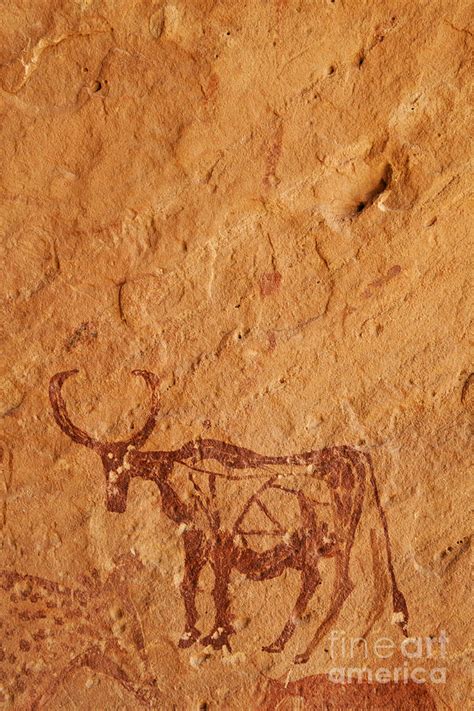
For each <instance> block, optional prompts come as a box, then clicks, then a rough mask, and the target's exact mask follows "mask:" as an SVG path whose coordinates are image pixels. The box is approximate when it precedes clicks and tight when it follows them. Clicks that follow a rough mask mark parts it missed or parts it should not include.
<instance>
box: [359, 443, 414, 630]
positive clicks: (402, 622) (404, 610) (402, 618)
mask: <svg viewBox="0 0 474 711" xmlns="http://www.w3.org/2000/svg"><path fill="white" fill-rule="evenodd" d="M365 457H366V459H367V462H368V465H369V473H370V483H371V484H372V489H373V492H374V497H375V503H376V506H377V510H378V512H379V516H380V521H381V523H382V528H383V532H384V537H385V549H386V553H387V565H388V572H389V575H390V583H391V587H392V601H393V612H394V614H395V617H396V623H397V625H399V627H400V628H401V630H402V632H403V634H404V635H405V637H407V636H408V629H407V628H408V618H409V614H408V607H407V603H406V600H405V597H404V595H403V593H402V592H401V591H400V589H399V587H398V585H397V580H396V578H395V573H394V570H393V562H392V549H391V545H390V537H389V535H388V525H387V518H386V516H385V511H384V510H383V508H382V504H381V503H380V496H379V491H378V489H377V482H376V481H375V475H374V467H373V464H372V458H371V456H370V454H368V453H367V452H366V453H365Z"/></svg>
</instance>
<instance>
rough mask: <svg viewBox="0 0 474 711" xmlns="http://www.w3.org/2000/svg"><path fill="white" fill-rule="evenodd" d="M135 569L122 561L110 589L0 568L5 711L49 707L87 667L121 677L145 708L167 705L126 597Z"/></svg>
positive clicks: (0, 692)
mask: <svg viewBox="0 0 474 711" xmlns="http://www.w3.org/2000/svg"><path fill="white" fill-rule="evenodd" d="M134 570H135V563H134V562H133V561H130V560H125V559H123V560H122V561H121V562H120V564H119V565H118V566H117V568H116V569H115V571H114V572H113V573H112V574H111V575H110V576H109V578H108V580H107V581H106V582H105V583H104V584H102V583H101V582H100V580H99V578H98V576H97V575H92V576H90V577H88V578H84V582H83V583H82V584H80V585H75V586H65V585H61V584H59V583H56V582H54V581H51V580H48V579H45V578H40V577H36V576H33V575H26V574H21V573H18V572H16V571H12V570H1V571H0V609H1V610H2V611H3V613H4V614H3V615H2V618H1V620H0V702H2V703H0V705H1V706H2V708H12V709H16V710H17V711H37V710H38V711H39V709H48V708H50V705H51V700H52V698H53V697H54V695H55V693H56V692H57V691H58V688H59V686H60V685H61V683H62V682H63V681H65V680H66V679H67V677H68V676H69V675H71V674H73V673H74V672H75V671H76V670H78V669H80V668H88V669H90V670H91V671H93V672H98V673H100V674H103V675H105V676H108V677H109V678H112V679H114V680H115V681H116V682H118V684H120V685H121V686H122V687H124V688H125V689H126V690H127V691H129V692H130V693H131V694H133V696H134V698H135V699H136V701H137V702H139V703H140V707H141V705H143V706H144V707H145V708H159V707H160V698H161V695H160V693H159V690H158V688H157V687H156V685H155V683H154V681H153V680H152V678H151V675H150V673H149V669H148V661H147V657H146V653H145V645H144V639H143V634H142V631H141V627H140V622H139V619H138V616H137V614H136V611H135V608H134V605H133V602H132V600H131V598H130V597H129V595H128V592H127V584H126V578H127V576H129V575H131V574H132V573H133V571H134ZM135 572H136V570H135Z"/></svg>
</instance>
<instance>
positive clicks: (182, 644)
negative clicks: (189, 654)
mask: <svg viewBox="0 0 474 711" xmlns="http://www.w3.org/2000/svg"><path fill="white" fill-rule="evenodd" d="M200 634H201V633H200V632H199V630H198V629H197V628H196V627H193V628H192V629H190V630H185V631H184V632H183V634H182V635H181V637H180V638H179V642H178V647H179V648H180V649H187V648H188V647H191V646H192V645H193V644H194V642H196V640H198V639H199V636H200Z"/></svg>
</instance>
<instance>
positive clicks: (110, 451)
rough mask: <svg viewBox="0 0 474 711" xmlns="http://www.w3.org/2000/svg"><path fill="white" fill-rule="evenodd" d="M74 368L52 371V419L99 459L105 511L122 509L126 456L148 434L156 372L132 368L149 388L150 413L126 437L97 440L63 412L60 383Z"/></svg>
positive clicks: (126, 482) (127, 479) (126, 481)
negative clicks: (104, 483) (103, 485)
mask: <svg viewBox="0 0 474 711" xmlns="http://www.w3.org/2000/svg"><path fill="white" fill-rule="evenodd" d="M78 372H79V371H78V370H65V371H63V372H61V373H56V375H54V376H53V377H52V378H51V381H50V384H49V399H50V401H51V407H52V408H53V414H54V419H55V420H56V422H57V424H58V426H59V427H60V428H61V429H62V431H63V432H64V433H65V434H67V436H68V437H70V438H71V439H72V440H73V441H74V442H77V444H82V445H83V446H84V447H88V448H89V449H92V450H93V451H94V452H95V453H96V454H98V455H99V456H100V458H101V460H102V465H103V468H104V474H105V482H106V505H107V509H108V510H109V511H114V512H116V513H123V512H124V511H125V508H126V505H127V492H128V485H129V483H130V476H131V465H130V462H129V458H130V456H131V455H132V453H133V450H135V449H138V448H140V447H142V446H143V444H144V443H145V442H146V440H147V439H148V437H149V436H150V435H151V433H152V431H153V428H154V426H155V423H156V417H157V414H158V409H159V397H158V384H159V380H158V378H157V376H156V375H154V374H153V373H150V372H148V371H147V370H133V371H132V373H133V374H134V375H139V376H140V377H142V378H143V379H144V380H145V382H146V384H147V385H148V387H149V388H150V391H151V405H150V413H149V415H148V418H147V420H146V422H145V424H144V426H143V427H142V428H141V429H140V430H139V431H138V432H135V433H134V434H133V435H132V436H131V437H130V438H129V439H127V440H124V441H120V442H99V441H98V440H96V439H94V438H93V437H91V436H90V435H89V434H87V433H86V432H84V431H83V430H81V429H79V427H77V426H76V425H74V424H73V423H72V421H71V419H70V417H69V414H68V412H67V408H66V404H65V402H64V399H63V396H62V386H63V383H64V381H65V380H67V378H69V377H70V376H71V375H75V374H76V373H78Z"/></svg>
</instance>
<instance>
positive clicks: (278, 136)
mask: <svg viewBox="0 0 474 711" xmlns="http://www.w3.org/2000/svg"><path fill="white" fill-rule="evenodd" d="M282 141H283V123H282V121H281V119H278V124H277V127H276V129H275V133H274V136H273V141H272V143H271V146H270V148H269V150H268V153H267V158H266V162H265V175H264V177H263V184H264V186H265V187H266V188H271V187H274V186H275V184H276V183H277V182H278V181H277V178H276V169H277V166H278V161H279V160H280V156H281V146H282Z"/></svg>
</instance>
